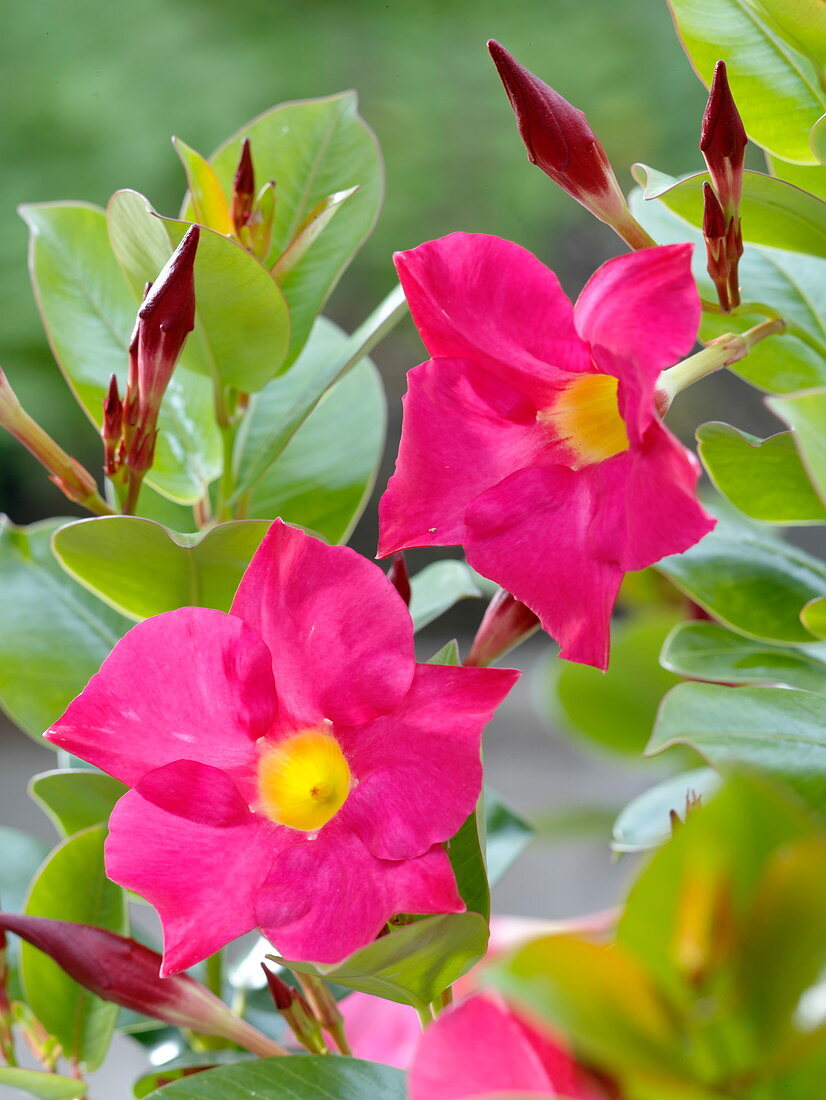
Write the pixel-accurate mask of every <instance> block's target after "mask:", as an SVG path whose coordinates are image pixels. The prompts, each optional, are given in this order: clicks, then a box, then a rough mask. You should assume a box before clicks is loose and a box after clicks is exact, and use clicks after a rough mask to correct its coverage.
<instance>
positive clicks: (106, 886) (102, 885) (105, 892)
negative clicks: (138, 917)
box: [20, 825, 127, 1069]
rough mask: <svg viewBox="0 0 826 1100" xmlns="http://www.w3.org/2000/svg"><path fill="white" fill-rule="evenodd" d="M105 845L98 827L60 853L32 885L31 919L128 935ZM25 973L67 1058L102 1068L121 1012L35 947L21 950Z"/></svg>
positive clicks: (30, 996) (29, 993)
mask: <svg viewBox="0 0 826 1100" xmlns="http://www.w3.org/2000/svg"><path fill="white" fill-rule="evenodd" d="M105 839H106V829H105V827H104V826H102V825H96V826H93V827H92V828H91V829H84V830H83V832H80V833H76V834H75V835H74V836H73V837H70V838H69V839H68V840H65V841H64V842H63V843H62V844H61V845H60V846H59V847H57V848H56V849H55V850H54V852H53V853H52V854H51V856H49V859H48V860H47V861H46V863H45V864H44V865H43V867H42V868H41V870H40V873H39V874H38V876H37V878H36V879H35V881H34V882H33V883H32V888H31V891H30V892H29V896H28V898H27V899H26V909H25V911H26V913H27V914H28V915H29V916H34V917H52V918H56V919H58V920H68V921H75V922H77V923H79V924H93V925H95V926H96V927H98V928H107V929H109V930H110V931H112V932H119V933H121V934H123V933H125V932H126V931H127V916H126V906H125V904H124V896H123V890H121V888H120V887H119V886H116V885H115V884H114V883H113V882H110V881H109V880H108V879H107V877H106V873H105V871H104V868H103V842H104V840H105ZM20 970H21V976H22V980H23V986H24V988H25V991H26V998H27V1002H28V1004H29V1005H30V1006H31V1009H32V1011H33V1012H34V1014H35V1015H36V1016H37V1018H38V1019H39V1020H40V1022H41V1023H42V1024H43V1026H44V1027H45V1028H46V1030H47V1031H48V1032H49V1034H51V1035H54V1036H55V1037H56V1038H57V1039H58V1040H59V1041H60V1042H61V1044H62V1045H63V1050H64V1053H65V1055H66V1057H68V1058H77V1059H78V1060H79V1061H80V1062H82V1063H83V1064H85V1065H86V1066H87V1067H88V1068H89V1069H95V1068H97V1066H99V1065H100V1064H101V1062H102V1061H103V1059H104V1057H105V1055H106V1051H107V1050H108V1048H109V1043H110V1041H111V1038H112V1034H113V1032H114V1029H115V1022H116V1021H117V1018H118V1012H119V1009H118V1006H117V1005H116V1004H111V1003H109V1002H106V1001H101V1000H100V999H99V998H98V997H96V996H95V995H94V994H92V993H89V992H88V991H87V990H85V989H83V987H82V986H80V985H78V984H77V982H75V981H74V980H73V979H72V978H70V977H69V975H68V974H66V973H65V972H64V971H63V970H61V968H60V967H59V966H58V965H57V963H56V962H53V961H52V959H50V958H49V957H48V956H47V955H44V954H43V953H42V952H41V951H38V950H37V948H35V947H32V946H31V944H28V943H22V944H21V946H20Z"/></svg>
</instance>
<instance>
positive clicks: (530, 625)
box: [465, 588, 539, 668]
mask: <svg viewBox="0 0 826 1100" xmlns="http://www.w3.org/2000/svg"><path fill="white" fill-rule="evenodd" d="M538 629H539V619H538V618H537V617H536V615H534V613H533V611H531V610H530V608H527V607H525V605H524V604H523V603H520V602H519V600H516V599H514V597H513V596H511V594H510V592H506V591H505V590H504V589H503V588H500V589H499V591H498V592H497V593H496V595H495V596H494V597H493V599H492V600H491V601H490V603H489V604H488V609H487V611H486V612H485V614H484V617H483V619H482V622H481V624H480V626H479V629H478V631H477V632H476V637H475V638H474V639H473V646H472V647H471V650H470V653H469V654H468V657H467V660H466V661H465V664H466V665H475V666H478V667H479V668H486V667H487V666H488V665H490V664H492V663H493V662H494V661H495V660H496V658H497V657H503V656H504V655H505V654H506V653H508V652H509V651H510V650H511V649H513V648H514V647H515V646H518V645H519V644H520V643H521V642H524V641H525V640H526V639H527V638H530V636H531V635H532V634H535V633H536V631H537V630H538Z"/></svg>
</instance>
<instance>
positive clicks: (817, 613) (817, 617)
mask: <svg viewBox="0 0 826 1100" xmlns="http://www.w3.org/2000/svg"><path fill="white" fill-rule="evenodd" d="M800 621H801V622H802V623H803V625H804V626H805V627H806V629H807V630H808V631H809V632H810V633H811V634H814V636H815V637H816V638H826V596H820V597H819V598H818V599H816V600H811V601H810V602H809V603H807V604H806V606H805V607H803V608H801V611H800Z"/></svg>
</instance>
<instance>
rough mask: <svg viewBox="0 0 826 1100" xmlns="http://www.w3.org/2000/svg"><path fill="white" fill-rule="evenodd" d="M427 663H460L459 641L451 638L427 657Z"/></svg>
mask: <svg viewBox="0 0 826 1100" xmlns="http://www.w3.org/2000/svg"><path fill="white" fill-rule="evenodd" d="M427 663H428V664H429V665H460V664H461V663H462V655H461V654H460V653H459V643H458V642H457V641H456V639H455V638H451V640H450V641H449V642H445V644H444V645H443V646H442V648H441V649H439V650H437V652H436V653H434V654H433V656H432V657H428V659H427Z"/></svg>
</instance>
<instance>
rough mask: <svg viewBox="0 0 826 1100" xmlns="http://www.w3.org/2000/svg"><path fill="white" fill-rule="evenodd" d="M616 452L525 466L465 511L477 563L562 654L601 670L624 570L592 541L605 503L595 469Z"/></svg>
mask: <svg viewBox="0 0 826 1100" xmlns="http://www.w3.org/2000/svg"><path fill="white" fill-rule="evenodd" d="M617 457H622V456H617ZM617 457H615V458H613V459H608V460H607V461H606V462H603V463H600V464H598V465H595V466H589V467H586V468H585V469H582V470H578V471H573V470H569V469H568V468H567V467H564V466H544V467H533V468H532V469H528V470H522V471H521V472H519V473H517V474H514V475H513V476H512V477H509V478H507V479H506V480H505V481H503V482H501V483H500V484H499V485H497V486H495V487H494V488H492V489H489V490H488V492H486V493H483V494H482V495H481V496H480V497H478V498H477V499H476V500H475V501H474V502H473V504H471V505H470V507H469V509H468V513H467V526H468V535H467V539H466V541H465V549H466V551H467V557H468V561H469V562H470V564H471V565H472V566H473V568H474V569H477V570H478V571H479V572H480V573H481V574H482V575H483V576H485V577H490V579H491V580H494V581H496V583H497V584H500V585H501V586H502V587H503V588H505V589H507V591H508V592H510V593H511V594H512V595H513V596H515V597H516V599H517V600H520V601H521V602H522V603H524V604H526V605H527V606H528V607H529V608H530V609H531V611H533V612H534V614H536V615H538V616H539V618H540V620H541V621H542V626H543V628H544V629H545V630H546V631H547V632H548V633H549V634H550V635H551V636H552V637H553V638H556V640H557V641H558V642H559V644H560V647H561V651H560V656H561V657H564V658H566V659H567V660H569V661H579V662H581V663H582V664H588V665H595V666H596V667H597V668H606V667H607V664H608V648H609V641H610V622H611V611H612V609H613V606H614V601H615V600H616V595H617V591H618V589H619V586H620V582H621V581H622V570H621V568H620V566H619V564H618V562H617V561H616V560H609V559H606V558H605V557H602V556H600V551H601V548H600V547H596V548H595V546H594V541H593V537H592V533H591V531H592V526H593V522H594V517H595V515H596V514H597V513H598V510H599V508H600V507H602V506H603V504H604V501H603V500H602V499H601V497H600V496H599V490H600V487H601V482H600V480H599V478H598V477H597V476H596V474H597V473H598V472H599V471H601V470H604V469H605V468H606V467H608V466H610V464H611V463H614V462H616V461H617Z"/></svg>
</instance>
